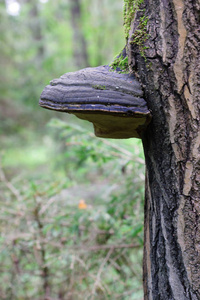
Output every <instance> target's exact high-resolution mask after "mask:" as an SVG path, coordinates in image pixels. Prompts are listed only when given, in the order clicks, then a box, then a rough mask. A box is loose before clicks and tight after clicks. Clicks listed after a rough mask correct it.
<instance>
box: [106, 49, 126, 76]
mask: <svg viewBox="0 0 200 300" xmlns="http://www.w3.org/2000/svg"><path fill="white" fill-rule="evenodd" d="M110 67H111V70H113V71H118V72H119V73H129V67H128V56H125V57H124V56H123V54H122V53H121V54H119V55H117V56H116V58H115V59H114V61H113V62H112V63H111V64H110Z"/></svg>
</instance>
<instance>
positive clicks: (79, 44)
mask: <svg viewBox="0 0 200 300" xmlns="http://www.w3.org/2000/svg"><path fill="white" fill-rule="evenodd" d="M70 11H71V24H72V29H73V47H74V49H73V54H74V61H75V64H76V66H77V68H79V69H80V68H83V67H87V66H89V62H88V54H87V43H86V39H85V36H84V34H83V31H82V28H81V17H82V16H81V0H70Z"/></svg>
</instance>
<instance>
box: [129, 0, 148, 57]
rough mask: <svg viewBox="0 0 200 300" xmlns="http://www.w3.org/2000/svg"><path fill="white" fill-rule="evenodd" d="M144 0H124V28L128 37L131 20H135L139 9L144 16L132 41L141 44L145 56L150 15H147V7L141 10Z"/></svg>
mask: <svg viewBox="0 0 200 300" xmlns="http://www.w3.org/2000/svg"><path fill="white" fill-rule="evenodd" d="M143 2H144V0H124V28H125V36H126V39H128V37H129V31H130V28H131V22H132V21H133V20H134V17H135V14H136V12H137V11H138V10H140V12H142V16H141V17H140V19H139V25H138V27H137V29H136V30H135V31H134V33H133V35H132V37H131V40H132V41H131V43H132V44H136V45H138V46H139V50H140V54H141V55H142V56H143V57H145V52H144V50H145V49H146V47H145V46H144V43H145V41H146V40H147V38H148V34H147V22H148V20H149V19H148V17H147V16H145V9H143V10H141V9H140V6H141V4H142V3H143Z"/></svg>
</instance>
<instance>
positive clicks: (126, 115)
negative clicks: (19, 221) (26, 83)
mask: <svg viewBox="0 0 200 300" xmlns="http://www.w3.org/2000/svg"><path fill="white" fill-rule="evenodd" d="M39 105H40V106H41V107H44V108H47V109H52V110H56V111H61V112H66V113H71V114H74V115H76V116H77V117H78V118H80V119H83V120H87V121H90V122H92V123H93V125H94V131H95V135H96V136H98V137H103V138H116V139H123V138H131V137H136V138H141V135H142V132H143V131H144V130H145V129H146V127H147V125H148V124H149V122H150V120H151V114H150V112H149V110H148V108H147V105H146V101H145V100H144V99H143V92H142V89H141V85H140V83H139V81H138V80H137V79H136V77H135V76H134V75H133V74H123V73H120V72H118V71H115V70H113V69H112V68H111V67H110V66H100V67H95V68H85V69H82V70H79V71H77V72H71V73H66V74H64V75H63V76H61V77H60V78H59V79H54V80H52V81H51V82H50V85H48V86H46V87H45V88H44V90H43V92H42V94H41V97H40V102H39Z"/></svg>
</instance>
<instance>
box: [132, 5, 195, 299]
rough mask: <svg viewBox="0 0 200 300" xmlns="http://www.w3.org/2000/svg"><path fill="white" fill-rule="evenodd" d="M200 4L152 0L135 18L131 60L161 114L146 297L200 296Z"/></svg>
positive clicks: (148, 207)
mask: <svg viewBox="0 0 200 300" xmlns="http://www.w3.org/2000/svg"><path fill="white" fill-rule="evenodd" d="M129 2H130V1H129ZM132 4H133V2H132ZM199 8H200V6H199V4H198V3H197V1H192V0H156V1H155V0H144V2H143V4H142V7H140V10H137V12H136V13H135V16H134V17H133V15H132V16H131V18H132V24H131V30H130V32H129V39H128V41H127V47H128V56H129V62H130V64H131V68H132V69H134V70H136V72H137V73H138V75H139V78H140V80H141V82H142V84H143V88H144V93H145V98H146V100H147V102H148V106H149V109H150V110H151V111H152V116H153V119H152V122H151V124H150V126H149V127H148V130H147V132H146V133H145V135H144V137H143V145H144V152H145V157H146V167H147V172H146V196H145V198H146V200H145V202H146V204H145V229H144V231H145V233H144V234H145V245H144V294H145V296H144V299H155V300H158V299H161V300H164V299H166V300H169V299H170V300H171V299H177V300H186V299H192V300H193V299H195V300H197V299H200V90H199V87H200V48H199V43H200V15H199ZM129 11H130V10H129ZM144 15H145V16H147V19H145V18H144V17H143V16H144ZM145 20H148V22H147V25H145ZM142 31H143V32H142ZM145 32H146V33H147V34H149V35H148V36H146V33H145ZM145 36H146V38H147V39H146V38H145ZM138 37H139V38H138ZM145 39H146V40H145ZM141 41H143V43H141ZM144 46H146V47H148V48H145V47H144Z"/></svg>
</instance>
